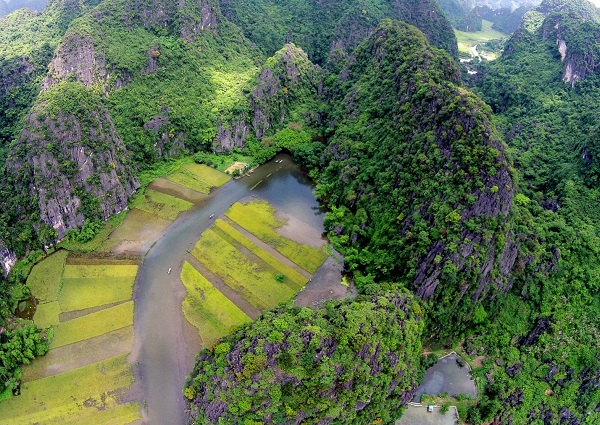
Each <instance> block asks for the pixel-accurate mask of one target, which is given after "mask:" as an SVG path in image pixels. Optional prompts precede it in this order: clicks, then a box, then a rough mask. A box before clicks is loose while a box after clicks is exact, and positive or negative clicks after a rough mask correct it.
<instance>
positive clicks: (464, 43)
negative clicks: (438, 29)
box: [454, 20, 507, 54]
mask: <svg viewBox="0 0 600 425" xmlns="http://www.w3.org/2000/svg"><path fill="white" fill-rule="evenodd" d="M492 25H493V22H490V21H486V20H483V21H482V23H481V31H475V32H466V31H459V30H457V29H455V30H454V34H455V35H456V41H457V43H458V51H459V52H461V53H467V54H471V52H472V49H473V47H475V46H477V45H478V44H480V43H485V42H487V41H491V40H499V39H502V38H506V37H507V35H506V34H504V33H503V32H500V31H496V30H494V29H492Z"/></svg>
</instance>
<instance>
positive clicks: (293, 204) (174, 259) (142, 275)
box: [130, 154, 323, 425]
mask: <svg viewBox="0 0 600 425" xmlns="http://www.w3.org/2000/svg"><path fill="white" fill-rule="evenodd" d="M275 159H282V160H283V162H282V163H275ZM275 159H274V160H272V161H270V162H268V163H266V164H264V165H262V166H260V167H259V168H257V169H256V170H255V172H254V173H252V174H250V176H249V177H244V178H242V179H239V180H232V181H230V182H229V183H227V184H225V185H224V186H222V187H220V188H217V189H215V190H213V192H212V193H211V196H210V197H209V198H208V199H206V200H205V201H203V202H202V203H201V204H198V205H196V206H195V207H194V208H193V209H192V210H191V211H189V212H187V213H185V214H182V215H181V216H180V217H179V218H178V219H177V220H176V221H175V222H174V223H173V224H172V225H171V226H169V227H168V228H167V229H166V230H165V232H164V233H163V235H162V236H161V237H160V238H159V239H158V241H157V242H156V244H155V245H154V246H153V247H152V248H151V249H150V250H149V252H148V253H147V255H146V256H145V258H144V261H143V264H142V266H141V267H140V270H139V273H138V277H137V281H136V286H135V293H134V299H135V315H134V331H135V343H134V350H133V353H132V357H131V358H130V359H131V360H132V362H133V363H134V365H135V366H134V370H135V371H136V375H137V378H138V380H139V381H140V382H141V385H142V392H143V396H142V397H143V409H142V411H143V416H144V423H145V424H152V425H183V424H184V423H185V415H184V410H185V407H186V404H185V401H184V398H183V396H182V389H183V385H184V381H185V378H186V377H187V375H188V373H189V372H190V371H191V369H192V367H193V363H194V357H195V354H196V353H197V352H198V351H199V349H200V348H201V344H200V339H199V336H198V331H197V329H196V328H194V327H193V326H192V325H190V324H189V323H188V322H187V321H186V319H185V317H184V316H183V314H182V311H181V302H182V301H183V298H184V297H185V289H184V287H183V284H182V283H181V282H180V281H179V274H180V272H181V267H182V264H183V260H184V257H185V256H186V255H187V253H186V250H188V249H190V248H191V247H193V245H194V244H195V243H196V242H197V241H198V239H199V238H200V234H201V233H202V232H204V231H205V230H206V229H208V228H209V227H210V226H211V225H212V223H213V220H214V219H215V218H217V217H218V216H219V215H221V214H223V213H224V212H225V211H226V210H227V209H228V208H229V207H230V206H231V205H232V204H233V203H235V202H237V201H239V200H242V199H244V198H249V197H251V196H256V197H258V198H262V199H265V200H267V201H268V202H269V203H271V205H273V206H275V207H276V208H278V209H282V210H284V211H285V212H287V213H289V214H292V215H294V216H295V217H296V218H298V219H300V220H302V221H304V222H305V223H307V224H309V225H311V226H313V227H315V228H317V229H321V230H322V229H323V215H322V214H321V212H320V210H319V205H318V203H317V201H316V199H315V197H314V194H313V191H312V186H311V182H310V180H309V179H308V178H307V177H306V176H305V175H304V174H303V173H302V171H301V170H300V169H299V167H297V166H296V165H295V164H293V162H292V160H291V157H290V156H289V155H285V154H280V155H278V156H277V157H276V158H275ZM212 214H214V218H213V219H209V216H210V215H212ZM169 268H171V269H172V271H171V273H170V274H168V273H167V271H168V270H169Z"/></svg>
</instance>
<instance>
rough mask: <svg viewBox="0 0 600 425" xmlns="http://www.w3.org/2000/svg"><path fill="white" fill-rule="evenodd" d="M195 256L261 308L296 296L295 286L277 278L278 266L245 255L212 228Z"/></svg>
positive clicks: (194, 252)
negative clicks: (274, 266) (276, 267)
mask: <svg viewBox="0 0 600 425" xmlns="http://www.w3.org/2000/svg"><path fill="white" fill-rule="evenodd" d="M192 255H193V256H194V257H196V258H197V259H198V260H199V261H200V262H202V263H203V264H204V265H205V266H206V267H207V268H208V269H209V270H210V271H212V272H213V273H215V274H217V275H218V276H219V277H220V278H221V279H222V280H223V281H224V282H225V283H226V284H227V285H228V286H229V287H230V288H231V289H233V290H234V291H236V292H237V293H239V294H240V295H242V296H243V297H244V298H245V299H246V300H247V301H248V302H249V303H250V304H252V305H253V306H254V307H256V308H258V309H259V310H264V309H266V308H273V307H275V306H277V305H278V304H279V303H281V302H286V301H289V300H290V299H291V298H292V297H293V296H294V295H296V292H297V289H296V287H295V286H291V285H290V283H289V282H285V281H284V282H283V283H279V282H277V281H276V280H275V275H276V274H277V273H278V271H277V270H276V269H273V268H272V267H271V266H269V265H268V264H267V263H265V262H264V261H261V260H260V259H251V258H249V257H248V256H246V255H244V254H243V253H242V252H241V251H240V250H239V249H238V248H236V247H234V246H232V245H231V244H229V243H228V242H227V241H226V240H225V239H224V238H222V237H221V236H220V235H219V234H218V233H217V232H216V231H214V230H213V229H208V230H207V231H206V232H204V233H203V234H202V237H201V238H200V241H199V242H198V243H197V244H196V246H195V247H194V249H193V250H192ZM256 260H258V261H256Z"/></svg>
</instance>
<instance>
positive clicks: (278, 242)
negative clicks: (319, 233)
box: [225, 201, 327, 273]
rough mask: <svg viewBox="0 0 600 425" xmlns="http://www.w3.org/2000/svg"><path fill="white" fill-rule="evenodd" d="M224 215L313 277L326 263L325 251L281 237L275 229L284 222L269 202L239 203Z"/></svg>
mask: <svg viewBox="0 0 600 425" xmlns="http://www.w3.org/2000/svg"><path fill="white" fill-rule="evenodd" d="M225 215H226V216H227V217H229V218H230V219H231V220H233V221H234V222H235V223H237V224H238V225H240V226H241V227H243V228H244V229H246V230H247V231H248V232H250V233H252V234H253V235H254V236H256V237H257V238H258V239H260V240H261V241H263V242H265V243H267V244H269V245H271V246H272V247H273V248H275V249H276V250H277V251H279V252H280V253H281V254H282V255H284V256H285V257H287V258H289V259H290V260H292V261H293V262H294V263H296V264H297V265H299V266H300V267H302V268H303V269H304V270H306V271H308V272H310V273H314V272H316V271H317V269H318V268H319V267H320V266H321V265H322V264H323V263H324V262H325V260H326V259H327V252H326V251H325V248H314V247H311V246H308V245H301V244H299V243H297V242H294V241H292V240H289V239H287V238H284V237H283V236H281V235H280V234H278V233H277V232H276V231H275V229H276V228H278V227H281V226H283V225H284V224H285V221H283V220H280V219H278V218H277V217H275V208H273V207H272V206H271V205H269V203H268V202H266V201H252V202H249V203H246V204H241V203H239V202H236V203H235V204H233V205H232V206H231V208H230V209H229V210H228V211H227V212H226V213H225Z"/></svg>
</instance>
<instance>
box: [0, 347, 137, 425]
mask: <svg viewBox="0 0 600 425" xmlns="http://www.w3.org/2000/svg"><path fill="white" fill-rule="evenodd" d="M133 381H134V378H133V374H132V372H131V366H130V365H129V363H128V362H127V359H126V356H125V355H122V356H118V357H114V358H111V359H107V360H104V361H101V362H98V363H93V364H90V365H87V366H85V367H81V368H78V369H74V370H72V371H69V372H66V373H62V374H59V375H54V376H49V377H47V378H42V379H38V380H36V381H32V382H27V383H25V384H23V386H22V389H21V395H20V396H19V397H13V398H11V399H9V400H5V401H3V402H2V405H1V406H2V408H1V409H0V423H2V424H3V425H23V424H38V423H39V424H44V425H46V424H57V425H58V424H61V425H62V424H84V423H85V424H94V425H99V424H120V425H123V424H129V423H132V422H135V421H137V420H139V419H140V412H139V405H138V404H137V403H124V404H120V402H119V396H120V395H121V394H122V393H123V392H124V391H126V390H127V389H128V388H129V386H130V385H131V384H132V383H133Z"/></svg>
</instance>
